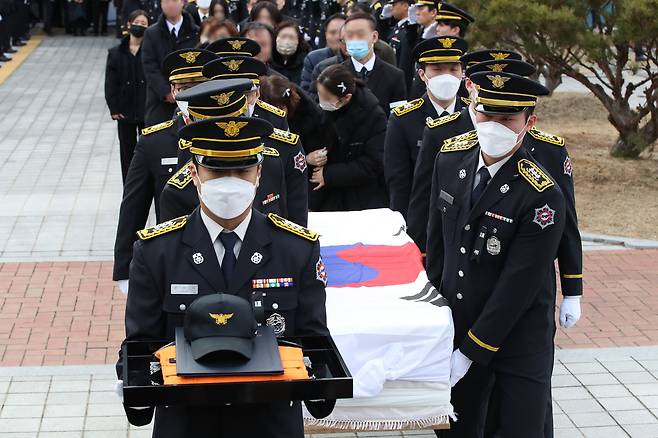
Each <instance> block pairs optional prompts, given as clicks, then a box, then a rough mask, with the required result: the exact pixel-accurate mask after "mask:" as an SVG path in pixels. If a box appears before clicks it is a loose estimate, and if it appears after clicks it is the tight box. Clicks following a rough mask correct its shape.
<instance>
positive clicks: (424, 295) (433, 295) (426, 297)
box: [402, 281, 448, 307]
mask: <svg viewBox="0 0 658 438" xmlns="http://www.w3.org/2000/svg"><path fill="white" fill-rule="evenodd" d="M402 299H403V300H407V301H418V302H420V301H423V302H426V303H432V304H434V305H435V306H438V307H443V306H447V305H448V300H446V299H445V298H444V297H443V296H442V295H441V293H439V291H438V290H436V288H435V287H434V286H432V283H430V282H429V281H428V282H427V283H426V284H425V286H424V287H423V289H422V290H421V291H420V292H418V293H417V294H416V295H410V296H408V297H402Z"/></svg>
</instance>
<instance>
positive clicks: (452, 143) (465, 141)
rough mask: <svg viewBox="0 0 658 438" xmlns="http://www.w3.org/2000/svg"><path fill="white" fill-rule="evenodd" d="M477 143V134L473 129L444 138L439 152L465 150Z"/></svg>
mask: <svg viewBox="0 0 658 438" xmlns="http://www.w3.org/2000/svg"><path fill="white" fill-rule="evenodd" d="M476 144H478V134H477V132H476V131H475V129H474V130H472V131H469V132H467V133H465V134H460V135H458V136H456V137H451V138H448V139H446V140H444V142H443V145H442V146H441V152H457V151H467V150H469V149H471V148H472V147H473V146H475V145H476Z"/></svg>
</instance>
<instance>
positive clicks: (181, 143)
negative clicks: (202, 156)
mask: <svg viewBox="0 0 658 438" xmlns="http://www.w3.org/2000/svg"><path fill="white" fill-rule="evenodd" d="M191 146H192V142H191V141H189V140H183V139H182V138H179V139H178V149H180V150H181V151H183V150H185V149H189V148H190V147H191Z"/></svg>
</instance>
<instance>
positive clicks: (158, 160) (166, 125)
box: [112, 115, 185, 280]
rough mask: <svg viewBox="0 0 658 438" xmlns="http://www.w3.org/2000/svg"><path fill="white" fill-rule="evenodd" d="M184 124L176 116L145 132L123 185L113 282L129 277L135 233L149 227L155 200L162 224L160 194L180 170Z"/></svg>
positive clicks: (156, 213)
mask: <svg viewBox="0 0 658 438" xmlns="http://www.w3.org/2000/svg"><path fill="white" fill-rule="evenodd" d="M184 124H185V122H184V121H183V119H182V117H180V115H176V116H175V117H174V119H172V120H170V121H168V122H163V123H160V124H158V125H155V126H149V127H148V128H144V129H143V130H142V136H141V137H140V138H139V141H138V142H137V146H136V147H135V154H134V155H133V159H132V161H131V162H130V167H129V168H128V175H126V182H125V183H124V186H123V199H122V200H121V207H120V209H119V223H118V225H117V236H116V240H115V242H114V273H113V275H112V278H113V279H114V280H125V279H127V278H128V266H129V265H130V259H131V258H132V249H133V243H134V242H135V239H136V236H135V233H136V232H137V231H139V230H141V229H142V228H144V226H145V225H146V220H147V219H148V215H149V209H150V208H151V202H152V201H153V200H155V215H156V219H157V220H158V221H160V193H161V192H162V189H163V187H164V185H165V184H166V182H167V180H168V179H169V178H170V177H171V176H172V175H173V174H174V173H175V172H176V169H178V168H179V165H178V158H177V155H178V130H179V129H180V128H182V127H183V125H184Z"/></svg>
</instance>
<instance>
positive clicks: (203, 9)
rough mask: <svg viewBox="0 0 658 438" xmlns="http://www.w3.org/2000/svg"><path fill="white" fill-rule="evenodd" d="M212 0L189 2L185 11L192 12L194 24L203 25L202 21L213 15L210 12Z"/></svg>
mask: <svg viewBox="0 0 658 438" xmlns="http://www.w3.org/2000/svg"><path fill="white" fill-rule="evenodd" d="M211 1H212V0H196V1H194V2H188V3H187V6H185V12H187V13H188V14H190V17H192V20H194V24H196V25H197V26H199V27H201V23H203V22H204V21H206V20H207V19H208V18H210V17H211V15H212V14H211V12H210V3H211Z"/></svg>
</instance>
